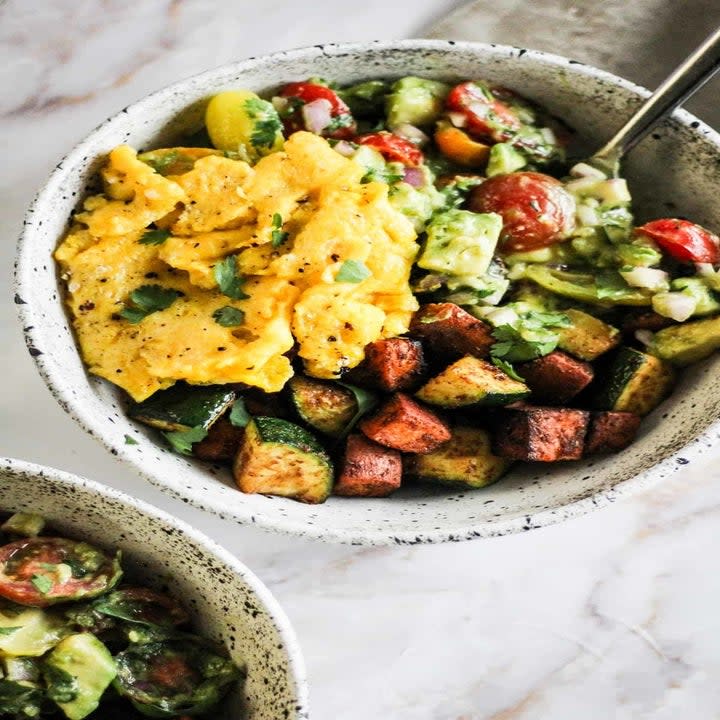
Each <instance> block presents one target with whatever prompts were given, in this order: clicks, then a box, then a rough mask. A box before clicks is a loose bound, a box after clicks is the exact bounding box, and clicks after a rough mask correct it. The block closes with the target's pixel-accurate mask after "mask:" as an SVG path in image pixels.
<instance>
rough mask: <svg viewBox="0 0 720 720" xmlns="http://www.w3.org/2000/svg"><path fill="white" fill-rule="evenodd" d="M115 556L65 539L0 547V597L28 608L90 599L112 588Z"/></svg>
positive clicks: (115, 578) (115, 577)
mask: <svg viewBox="0 0 720 720" xmlns="http://www.w3.org/2000/svg"><path fill="white" fill-rule="evenodd" d="M121 576H122V570H121V569H120V562H119V558H118V556H115V557H112V556H110V555H106V554H105V553H104V552H102V551H101V550H98V549H97V548H94V547H93V546H92V545H88V544H87V543H84V542H76V541H75V540H66V539H65V538H51V537H35V538H25V539H23V540H18V541H17V542H13V543H10V544H9V545H4V546H2V547H0V597H4V598H6V599H7V600H12V601H13V602H16V603H19V604H20V605H29V606H31V607H47V606H48V605H53V604H55V603H60V602H68V601H70V600H80V599H83V598H92V597H95V596H97V595H100V594H101V593H104V592H106V591H107V590H109V589H110V588H112V587H113V586H115V585H116V584H117V583H118V581H119V580H120V577H121Z"/></svg>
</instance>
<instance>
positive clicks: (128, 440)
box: [125, 435, 138, 445]
mask: <svg viewBox="0 0 720 720" xmlns="http://www.w3.org/2000/svg"><path fill="white" fill-rule="evenodd" d="M125 444H126V445H137V444H138V441H137V440H136V439H135V438H134V437H131V436H130V435H126V436H125Z"/></svg>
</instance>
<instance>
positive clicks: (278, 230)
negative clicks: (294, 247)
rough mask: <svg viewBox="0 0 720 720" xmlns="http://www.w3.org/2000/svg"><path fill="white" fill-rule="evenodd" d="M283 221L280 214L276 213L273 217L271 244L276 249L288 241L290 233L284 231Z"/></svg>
mask: <svg viewBox="0 0 720 720" xmlns="http://www.w3.org/2000/svg"><path fill="white" fill-rule="evenodd" d="M282 224H283V219H282V215H280V213H274V214H273V217H272V228H273V229H272V233H271V242H272V246H273V247H274V248H278V247H280V246H281V245H282V244H283V243H284V242H285V241H286V240H287V239H288V233H287V232H285V231H284V230H283V229H282Z"/></svg>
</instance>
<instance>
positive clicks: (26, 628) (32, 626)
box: [0, 601, 70, 657]
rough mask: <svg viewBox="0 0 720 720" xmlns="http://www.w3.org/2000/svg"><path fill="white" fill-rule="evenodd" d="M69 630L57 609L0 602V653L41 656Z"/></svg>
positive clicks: (18, 655)
mask: <svg viewBox="0 0 720 720" xmlns="http://www.w3.org/2000/svg"><path fill="white" fill-rule="evenodd" d="M69 632H70V630H69V629H68V627H67V623H66V622H65V620H64V619H63V618H62V617H61V614H60V613H59V612H56V611H54V610H43V609H41V608H35V607H23V606H21V605H15V604H14V603H10V602H7V601H2V602H1V604H0V655H2V656H4V657H40V656H41V655H44V654H45V653H46V652H47V651H48V650H50V648H52V647H54V646H55V645H56V644H57V642H58V641H59V640H60V639H61V638H63V637H64V636H65V635H67V634H68V633H69Z"/></svg>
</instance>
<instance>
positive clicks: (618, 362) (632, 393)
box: [597, 347, 675, 415]
mask: <svg viewBox="0 0 720 720" xmlns="http://www.w3.org/2000/svg"><path fill="white" fill-rule="evenodd" d="M674 382H675V373H674V372H673V370H672V368H671V367H670V366H669V365H668V364H667V363H665V362H663V361H662V360H659V359H658V358H657V357H655V356H653V355H648V354H647V353H643V352H640V351H639V350H635V349H634V348H629V347H623V348H620V350H619V351H618V354H617V356H616V357H615V360H614V361H613V364H612V366H611V368H610V372H609V375H608V378H607V382H606V385H605V388H604V389H603V390H602V391H601V393H600V395H599V397H598V401H597V405H598V407H599V408H600V409H603V410H617V411H619V412H631V413H635V414H636V415H647V414H648V413H649V412H651V411H652V410H654V409H655V408H656V407H657V406H658V405H659V404H660V403H661V402H662V401H663V400H664V399H665V398H666V397H667V396H668V395H669V394H670V391H671V389H672V386H673V384H674Z"/></svg>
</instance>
